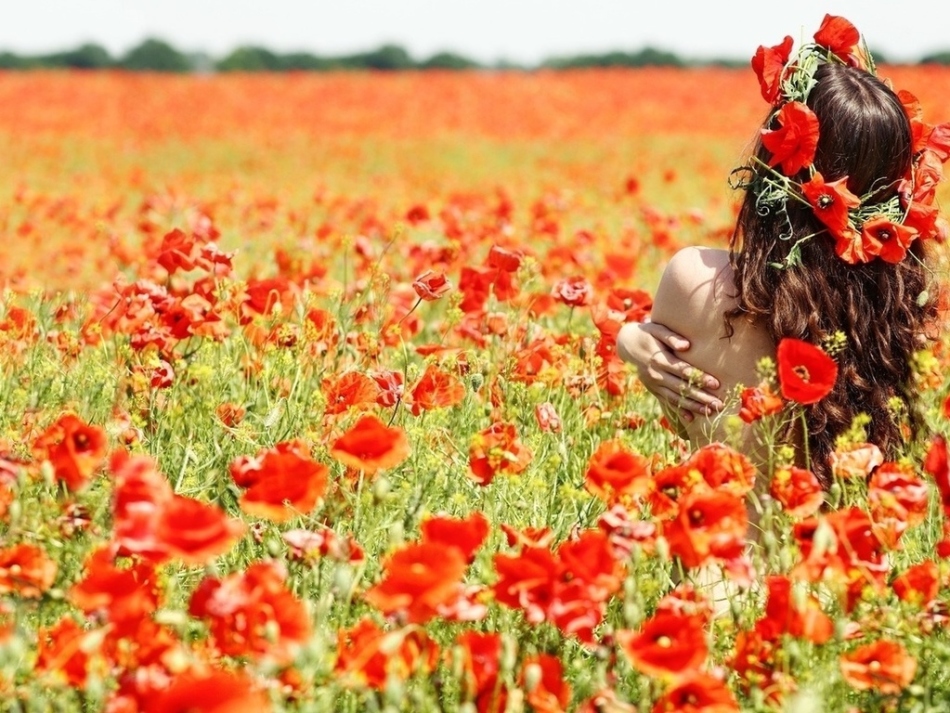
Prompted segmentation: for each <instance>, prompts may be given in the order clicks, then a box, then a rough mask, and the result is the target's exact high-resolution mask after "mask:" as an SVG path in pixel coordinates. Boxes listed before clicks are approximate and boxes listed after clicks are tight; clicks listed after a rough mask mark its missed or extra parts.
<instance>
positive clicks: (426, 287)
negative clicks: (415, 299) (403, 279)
mask: <svg viewBox="0 0 950 713" xmlns="http://www.w3.org/2000/svg"><path fill="white" fill-rule="evenodd" d="M412 289H414V290H415V291H416V294H417V295H419V299H420V300H425V301H426V302H434V301H435V300H437V299H439V298H440V297H442V296H443V295H445V294H447V293H448V291H449V290H451V289H452V283H451V282H449V281H448V279H446V277H445V275H444V274H443V273H441V272H433V271H432V270H426V271H425V272H423V273H422V274H421V275H419V277H417V278H416V279H415V280H414V281H413V283H412Z"/></svg>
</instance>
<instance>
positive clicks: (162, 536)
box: [155, 495, 245, 565]
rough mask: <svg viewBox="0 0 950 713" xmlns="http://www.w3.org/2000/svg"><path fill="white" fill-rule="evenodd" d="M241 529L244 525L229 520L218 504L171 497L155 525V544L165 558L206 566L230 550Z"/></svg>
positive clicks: (241, 533) (241, 531) (176, 496)
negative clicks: (163, 553) (209, 561)
mask: <svg viewBox="0 0 950 713" xmlns="http://www.w3.org/2000/svg"><path fill="white" fill-rule="evenodd" d="M244 529H245V527H244V523H242V522H241V521H240V520H237V519H234V518H231V517H228V515H227V513H226V512H224V510H222V509H221V508H219V507H218V506H217V505H212V504H211V503H203V502H201V501H199V500H194V499H193V498H187V497H185V496H183V495H173V496H172V498H171V500H169V501H168V502H166V503H165V504H164V507H163V508H162V511H161V516H160V517H159V519H158V521H157V523H156V527H155V541H156V542H157V543H158V545H159V547H160V548H162V549H163V550H164V552H165V554H166V555H167V556H170V557H174V558H177V559H180V560H181V561H182V562H185V563H186V564H195V565H197V564H205V563H207V562H208V560H210V559H213V558H214V557H217V556H218V555H220V554H224V553H225V552H227V551H228V550H229V549H231V546H232V545H233V544H234V542H235V541H236V540H237V539H238V538H240V537H241V536H242V535H243V534H244Z"/></svg>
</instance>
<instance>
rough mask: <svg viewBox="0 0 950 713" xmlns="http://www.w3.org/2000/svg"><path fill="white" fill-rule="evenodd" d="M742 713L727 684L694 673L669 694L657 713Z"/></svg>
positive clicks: (655, 706) (663, 699)
mask: <svg viewBox="0 0 950 713" xmlns="http://www.w3.org/2000/svg"><path fill="white" fill-rule="evenodd" d="M674 711H675V712H676V713H733V712H734V713H739V703H738V702H737V701H736V698H735V696H733V695H732V691H730V690H729V686H727V685H726V683H725V681H723V680H722V679H719V678H716V677H715V676H712V675H711V674H708V673H701V672H696V673H691V674H688V675H687V676H685V677H683V678H682V679H680V680H679V682H678V683H676V684H675V685H674V686H672V687H671V688H670V689H669V690H667V691H666V692H665V693H664V694H663V695H662V696H660V698H659V699H657V702H656V704H655V705H654V706H653V713H673V712H674Z"/></svg>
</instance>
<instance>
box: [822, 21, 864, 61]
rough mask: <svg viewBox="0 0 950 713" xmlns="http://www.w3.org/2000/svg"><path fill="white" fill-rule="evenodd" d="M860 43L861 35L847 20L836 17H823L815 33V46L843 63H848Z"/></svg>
mask: <svg viewBox="0 0 950 713" xmlns="http://www.w3.org/2000/svg"><path fill="white" fill-rule="evenodd" d="M860 41H861V33H860V32H858V29H857V28H856V27H855V26H854V25H852V24H851V23H850V22H848V20H846V19H845V18H843V17H839V16H837V15H825V17H824V19H822V21H821V27H819V28H818V31H817V32H816V33H815V44H816V45H821V46H822V47H827V48H828V50H829V51H830V52H831V53H832V54H834V55H836V56H837V57H838V58H839V59H840V60H842V61H844V62H850V61H851V59H852V55H853V54H854V53H855V50H856V49H857V47H858V43H859V42H860Z"/></svg>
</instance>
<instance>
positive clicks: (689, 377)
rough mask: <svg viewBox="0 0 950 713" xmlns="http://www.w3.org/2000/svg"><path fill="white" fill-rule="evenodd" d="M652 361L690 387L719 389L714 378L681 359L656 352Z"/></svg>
mask: <svg viewBox="0 0 950 713" xmlns="http://www.w3.org/2000/svg"><path fill="white" fill-rule="evenodd" d="M653 361H654V362H655V363H656V364H657V366H658V367H660V368H661V369H662V370H663V371H666V372H668V373H670V374H672V375H673V376H676V377H677V378H679V379H680V380H682V381H685V382H687V383H688V384H690V385H691V386H694V387H702V388H703V389H710V390H712V389H718V388H719V379H717V378H716V377H714V376H713V375H712V374H707V373H705V372H704V371H703V370H702V369H697V368H696V367H695V366H693V365H692V364H690V363H689V362H687V361H683V360H682V359H677V358H676V357H674V356H673V355H672V354H670V353H668V352H667V353H663V352H658V353H656V354H654V356H653ZM710 396H711V397H712V398H715V397H714V396H712V394H710Z"/></svg>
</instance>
